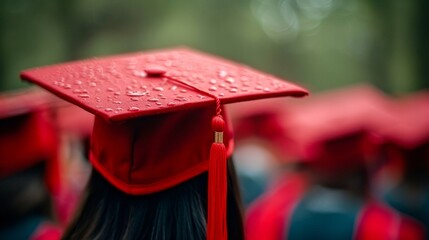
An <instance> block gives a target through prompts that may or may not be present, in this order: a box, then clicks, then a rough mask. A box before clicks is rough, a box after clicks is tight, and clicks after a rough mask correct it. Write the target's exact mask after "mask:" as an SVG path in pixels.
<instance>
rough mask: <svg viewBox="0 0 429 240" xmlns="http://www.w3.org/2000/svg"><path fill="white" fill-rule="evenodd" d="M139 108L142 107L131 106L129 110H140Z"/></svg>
mask: <svg viewBox="0 0 429 240" xmlns="http://www.w3.org/2000/svg"><path fill="white" fill-rule="evenodd" d="M138 110H140V108H138V107H129V108H128V111H132V112H135V111H138Z"/></svg>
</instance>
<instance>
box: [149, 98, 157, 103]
mask: <svg viewBox="0 0 429 240" xmlns="http://www.w3.org/2000/svg"><path fill="white" fill-rule="evenodd" d="M148 101H149V102H158V101H159V99H158V98H149V99H148Z"/></svg>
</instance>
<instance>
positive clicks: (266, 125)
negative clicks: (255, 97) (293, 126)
mask: <svg viewBox="0 0 429 240" xmlns="http://www.w3.org/2000/svg"><path fill="white" fill-rule="evenodd" d="M227 110H228V112H230V113H231V114H230V117H231V119H232V122H233V126H234V138H235V141H236V142H240V141H244V142H246V141H247V140H250V141H252V140H256V141H261V143H262V144H265V145H267V147H270V148H272V150H273V151H274V152H275V155H276V157H279V158H282V160H284V159H283V158H284V157H285V154H287V152H285V151H284V150H285V149H286V148H287V145H288V144H289V142H288V139H287V136H286V135H285V133H286V131H285V129H284V127H285V124H284V123H283V115H284V111H285V99H281V98H276V99H266V100H261V101H257V102H243V103H238V104H234V105H229V106H227ZM279 160H280V159H279Z"/></svg>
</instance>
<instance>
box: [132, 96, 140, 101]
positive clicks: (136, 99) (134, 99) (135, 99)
mask: <svg viewBox="0 0 429 240" xmlns="http://www.w3.org/2000/svg"><path fill="white" fill-rule="evenodd" d="M131 100H132V101H138V100H139V99H138V98H136V97H132V98H131Z"/></svg>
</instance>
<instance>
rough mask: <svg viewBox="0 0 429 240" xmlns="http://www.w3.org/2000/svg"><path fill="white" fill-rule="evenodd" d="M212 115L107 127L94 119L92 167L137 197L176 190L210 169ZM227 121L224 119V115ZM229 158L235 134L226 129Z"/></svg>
mask: <svg viewBox="0 0 429 240" xmlns="http://www.w3.org/2000/svg"><path fill="white" fill-rule="evenodd" d="M212 117H213V110H212V109H207V108H199V109H198V108H197V109H194V110H186V111H180V112H177V113H166V114H160V115H154V116H149V117H145V118H138V119H135V120H134V121H128V122H127V124H123V123H107V122H106V121H104V120H102V119H100V118H96V120H95V124H94V131H93V136H92V150H91V157H90V160H91V163H92V164H93V165H94V167H95V168H96V169H97V170H98V171H99V172H100V173H101V174H102V175H103V176H104V177H105V178H106V179H107V180H108V181H109V182H110V183H111V184H112V185H114V186H116V187H117V188H119V189H120V190H122V191H123V192H126V193H128V194H133V195H141V194H150V193H154V192H158V191H162V190H164V189H168V188H170V187H173V186H175V185H177V184H179V183H182V182H184V181H186V180H188V179H190V178H192V177H195V176H197V175H199V174H201V173H203V172H206V171H207V170H208V164H209V161H208V160H209V157H210V146H211V144H212V142H213V132H212V130H211V119H212ZM224 118H226V116H224ZM224 143H225V147H226V151H227V156H230V155H231V153H232V150H233V143H232V130H231V129H230V128H229V125H228V123H227V124H226V126H225V133H224Z"/></svg>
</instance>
